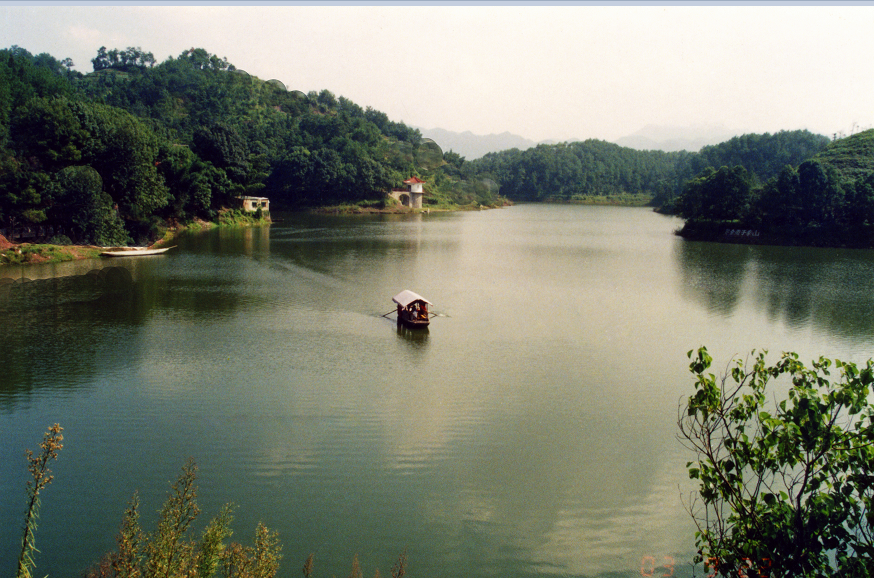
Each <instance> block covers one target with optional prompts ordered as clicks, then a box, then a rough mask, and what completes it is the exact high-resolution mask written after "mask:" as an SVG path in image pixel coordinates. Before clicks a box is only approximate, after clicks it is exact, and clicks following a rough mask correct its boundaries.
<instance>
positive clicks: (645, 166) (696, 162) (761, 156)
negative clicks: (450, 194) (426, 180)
mask: <svg viewBox="0 0 874 578" xmlns="http://www.w3.org/2000/svg"><path fill="white" fill-rule="evenodd" d="M828 142H829V141H828V138H827V137H824V136H820V135H815V134H812V133H810V132H808V131H782V132H779V133H776V134H773V135H772V134H762V135H756V134H748V135H743V136H739V137H735V138H732V139H731V140H728V141H726V142H724V143H721V144H718V145H713V146H707V147H704V148H703V149H701V150H700V151H699V152H697V153H691V152H686V151H681V152H674V153H666V152H662V151H638V150H635V149H631V148H626V147H621V146H619V145H615V144H612V143H608V142H605V141H599V140H587V141H583V142H574V143H562V144H557V145H539V146H537V147H535V148H532V149H528V150H525V151H520V150H518V149H512V150H508V151H503V152H500V153H490V154H487V155H485V156H484V157H483V158H481V159H477V160H475V161H471V162H470V163H469V164H470V165H472V168H473V170H474V171H475V172H477V173H478V174H482V175H489V176H491V177H492V178H493V179H494V180H496V181H497V182H499V183H500V184H501V194H502V195H504V196H506V197H508V198H511V199H513V200H520V201H544V200H552V201H574V200H583V199H585V198H586V197H593V196H598V197H606V196H618V195H627V194H638V195H639V194H642V195H647V196H649V197H652V199H653V201H652V203H653V204H654V205H656V206H666V207H667V208H668V209H669V208H670V206H671V204H672V202H673V199H675V198H676V197H677V196H679V195H680V193H682V191H683V186H684V184H685V183H686V182H687V181H688V180H689V179H692V178H694V177H695V176H696V175H698V174H700V173H701V172H702V171H704V170H705V169H707V167H711V166H716V167H719V166H723V165H726V166H735V165H741V166H743V167H745V168H746V170H747V171H748V172H749V173H750V174H751V175H753V176H754V179H756V180H757V181H759V182H765V181H767V180H768V179H770V178H771V177H773V176H775V175H776V174H777V173H778V172H779V171H780V170H781V169H782V168H783V167H784V166H786V165H787V164H790V165H797V164H799V163H801V162H803V161H804V160H806V159H808V158H810V157H812V156H813V155H815V154H816V153H818V152H820V151H822V150H823V149H824V148H825V146H826V145H827V144H828Z"/></svg>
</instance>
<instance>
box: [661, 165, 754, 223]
mask: <svg viewBox="0 0 874 578" xmlns="http://www.w3.org/2000/svg"><path fill="white" fill-rule="evenodd" d="M751 194H752V178H751V176H750V174H749V173H748V172H747V171H746V169H744V168H743V167H741V166H736V167H734V168H728V167H721V168H720V169H719V170H713V168H712V167H708V168H707V169H706V170H705V171H704V172H703V173H701V174H700V175H699V176H698V177H696V178H694V179H692V180H690V181H687V182H686V184H685V185H684V187H683V194H682V195H681V197H680V198H679V199H678V200H677V204H676V207H677V214H678V215H680V216H681V217H683V218H685V219H691V220H708V221H736V220H740V219H743V218H745V217H746V216H747V215H748V214H749V210H750V202H751V200H752V196H751Z"/></svg>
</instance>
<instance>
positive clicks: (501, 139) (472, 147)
mask: <svg viewBox="0 0 874 578" xmlns="http://www.w3.org/2000/svg"><path fill="white" fill-rule="evenodd" d="M419 131H420V132H421V133H422V136H423V137H425V138H429V139H431V140H433V141H434V142H436V143H437V144H438V145H439V146H440V149H441V150H442V151H443V152H448V151H453V152H456V153H458V154H460V155H461V156H463V157H464V158H466V159H467V160H469V161H472V160H474V159H478V158H480V157H482V156H485V155H486V154H487V153H496V152H500V151H505V150H509V149H513V148H516V149H519V150H525V149H530V148H531V147H535V146H537V145H538V144H539V143H536V142H534V141H533V140H529V139H527V138H524V137H521V136H519V135H516V134H511V133H509V132H502V133H501V134H489V135H477V134H473V133H472V132H470V131H469V130H466V131H464V132H452V131H451V130H446V129H442V128H430V129H422V128H420V129H419Z"/></svg>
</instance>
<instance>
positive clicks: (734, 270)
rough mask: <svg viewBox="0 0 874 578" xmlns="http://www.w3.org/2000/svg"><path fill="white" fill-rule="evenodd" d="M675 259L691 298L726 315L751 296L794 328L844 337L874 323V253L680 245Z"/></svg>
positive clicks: (858, 334)
mask: <svg viewBox="0 0 874 578" xmlns="http://www.w3.org/2000/svg"><path fill="white" fill-rule="evenodd" d="M677 261H678V264H679V268H680V270H681V272H682V276H683V283H684V285H683V289H684V292H685V293H686V294H687V296H689V297H692V298H693V299H694V300H696V301H698V302H700V303H702V304H703V305H704V306H705V307H707V309H708V310H709V311H711V312H715V313H718V314H720V315H722V316H730V315H731V314H732V313H733V312H734V310H735V308H736V307H737V306H738V305H739V304H741V303H742V302H744V301H749V302H751V303H752V304H753V307H755V308H756V309H758V310H763V311H764V313H765V314H766V315H767V317H768V318H769V319H770V320H772V321H783V322H785V323H786V324H787V325H788V326H790V327H801V326H804V325H808V324H812V325H813V326H815V327H817V328H819V329H822V330H825V331H827V332H829V333H831V334H833V335H835V336H840V337H847V338H857V337H868V336H869V335H870V334H871V330H872V327H874V251H860V250H852V249H812V248H803V247H765V246H748V245H729V244H717V243H699V242H683V243H678V244H677Z"/></svg>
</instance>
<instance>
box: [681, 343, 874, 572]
mask: <svg viewBox="0 0 874 578" xmlns="http://www.w3.org/2000/svg"><path fill="white" fill-rule="evenodd" d="M752 355H753V362H752V364H751V365H749V366H747V365H746V364H745V363H744V362H743V361H741V360H735V361H734V362H733V366H732V367H731V368H730V370H729V371H728V372H727V373H726V374H725V375H724V376H723V377H722V378H721V379H717V378H716V376H715V375H713V374H712V373H708V372H707V371H708V369H709V368H710V365H711V362H712V358H711V357H710V355H709V353H708V352H707V349H706V348H704V347H701V348H700V349H698V351H697V354H693V352H692V351H690V352H689V357H690V359H692V363H691V364H690V366H689V368H690V371H691V372H692V374H693V375H694V376H695V378H696V382H695V390H696V391H695V393H694V394H693V395H691V396H690V397H689V399H688V401H687V403H686V405H685V407H681V412H680V415H679V417H678V425H679V429H680V434H679V439H680V440H681V442H683V443H684V445H685V446H686V447H687V448H688V449H689V450H691V451H692V452H694V453H695V455H696V459H695V461H691V462H689V463H687V464H686V467H687V468H688V472H689V477H690V478H691V479H694V480H699V482H700V485H699V489H698V496H697V497H693V498H692V499H691V500H690V504H689V512H690V514H691V515H692V517H693V519H694V521H695V523H696V525H697V527H698V531H697V532H696V534H695V536H696V546H697V547H698V548H699V550H698V556H697V558H696V562H702V561H703V562H705V564H706V565H707V566H708V567H710V568H711V569H713V568H715V569H716V571H717V572H718V573H719V574H720V575H722V576H738V575H746V576H756V575H757V574H758V575H759V576H766V575H767V576H774V577H782V576H786V577H789V576H791V577H802V576H805V577H806V576H837V575H841V576H859V577H866V576H872V572H874V565H872V560H874V507H872V506H874V504H872V501H874V476H872V475H871V473H870V472H871V470H872V468H874V407H872V405H870V404H869V402H868V397H869V394H870V392H871V384H872V383H874V362H872V361H871V360H869V361H868V362H867V364H866V365H865V366H864V367H862V368H858V367H857V366H856V365H854V364H852V363H844V362H842V361H839V360H835V361H834V362H832V361H831V360H829V359H825V358H822V357H821V358H819V360H817V361H814V362H813V363H812V367H811V368H808V367H805V366H804V364H802V363H801V362H799V361H798V356H797V355H796V354H794V353H784V354H783V355H782V356H781V358H780V360H779V361H778V362H777V363H776V364H774V365H767V364H766V363H765V353H764V352H762V353H758V354H756V352H753V354H752ZM831 371H835V372H836V373H837V376H836V377H835V378H834V379H832V378H831V373H830V372H831ZM782 375H786V376H788V378H790V379H791V382H792V385H791V387H790V388H789V390H788V394H787V395H788V399H783V400H780V401H779V402H776V403H775V404H774V405H771V404H769V403H768V402H767V397H766V387H767V386H768V384H769V383H770V382H771V380H772V379H773V380H776V378H778V377H780V376H782ZM787 385H788V384H787ZM699 499H700V502H699Z"/></svg>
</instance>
